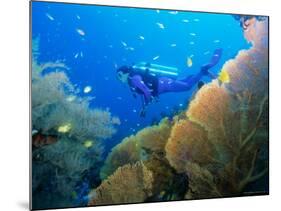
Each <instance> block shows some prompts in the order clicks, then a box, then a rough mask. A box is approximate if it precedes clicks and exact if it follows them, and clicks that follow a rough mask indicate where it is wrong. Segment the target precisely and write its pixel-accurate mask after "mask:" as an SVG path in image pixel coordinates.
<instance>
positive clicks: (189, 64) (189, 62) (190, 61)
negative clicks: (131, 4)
mask: <svg viewBox="0 0 281 211" xmlns="http://www.w3.org/2000/svg"><path fill="white" fill-rule="evenodd" d="M186 64H187V66H188V67H191V66H192V59H191V57H187V60H186Z"/></svg>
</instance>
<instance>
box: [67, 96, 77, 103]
mask: <svg viewBox="0 0 281 211" xmlns="http://www.w3.org/2000/svg"><path fill="white" fill-rule="evenodd" d="M75 99H76V96H75V95H70V96H68V97H67V98H66V101H68V102H72V101H74V100H75Z"/></svg>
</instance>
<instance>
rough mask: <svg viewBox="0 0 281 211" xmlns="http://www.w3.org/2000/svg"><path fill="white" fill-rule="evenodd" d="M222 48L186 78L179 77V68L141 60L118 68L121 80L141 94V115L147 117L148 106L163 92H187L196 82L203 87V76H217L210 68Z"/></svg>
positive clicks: (135, 93)
mask: <svg viewBox="0 0 281 211" xmlns="http://www.w3.org/2000/svg"><path fill="white" fill-rule="evenodd" d="M221 54H222V49H216V50H215V51H214V53H213V56H212V58H211V60H210V62H209V63H208V64H205V65H203V66H201V69H200V71H199V72H198V73H197V74H194V75H189V76H187V77H186V78H184V79H181V80H179V79H177V76H178V73H177V68H174V67H166V66H162V65H158V64H150V63H145V62H141V63H138V64H136V65H133V66H121V67H120V68H118V69H117V76H118V79H119V80H120V81H122V82H123V83H127V84H128V85H129V87H130V90H131V91H132V93H133V96H134V97H135V98H136V97H137V95H140V96H141V99H142V109H141V112H140V116H141V117H145V113H146V108H147V106H148V105H149V104H150V103H152V102H157V101H158V97H159V95H161V94H164V93H168V92H185V91H188V90H190V89H191V88H192V87H193V86H195V85H196V84H197V85H198V88H201V87H202V86H203V85H204V83H203V82H202V81H201V79H202V77H203V76H209V77H211V78H216V77H215V76H214V75H213V74H212V73H211V72H209V69H210V68H212V67H213V66H215V65H216V64H217V63H218V62H219V60H220V57H221Z"/></svg>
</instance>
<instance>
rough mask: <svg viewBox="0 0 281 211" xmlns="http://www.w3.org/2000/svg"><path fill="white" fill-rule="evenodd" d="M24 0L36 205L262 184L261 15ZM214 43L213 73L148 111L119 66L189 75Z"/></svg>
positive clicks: (191, 195) (233, 190)
mask: <svg viewBox="0 0 281 211" xmlns="http://www.w3.org/2000/svg"><path fill="white" fill-rule="evenodd" d="M31 7H32V8H31V9H32V205H33V209H45V208H57V207H77V206H87V205H101V204H119V203H137V202H151V201H167V200H182V199H197V198H212V197H227V196H240V195H252V194H266V193H268V50H267V49H268V34H267V33H268V31H267V24H268V20H267V18H266V17H255V16H239V15H236V16H233V15H230V14H213V13H198V12H181V11H169V10H157V9H141V8H121V7H110V6H95V5H78V4H64V3H48V2H32V5H31ZM251 27H252V28H251ZM218 48H221V49H223V54H222V57H221V59H220V61H219V63H218V64H217V65H216V66H214V67H213V68H211V69H210V72H212V73H213V74H214V75H216V76H217V77H218V79H215V80H212V79H211V78H209V77H207V76H206V77H204V78H203V79H202V81H203V82H204V84H205V85H204V86H203V87H202V88H201V89H200V90H199V89H198V87H197V86H194V87H193V88H192V89H191V90H189V91H187V92H180V93H166V94H164V95H161V96H160V98H159V102H156V103H153V104H151V105H149V106H148V109H147V114H146V116H145V117H141V116H140V110H141V99H140V98H134V97H133V95H132V93H131V91H130V89H129V87H128V85H126V84H124V83H121V82H120V81H119V80H118V78H117V74H116V70H117V68H119V67H120V66H122V65H133V64H135V63H138V62H148V63H155V64H160V65H165V66H170V67H175V68H177V69H178V74H179V78H185V77H186V76H188V75H192V74H196V73H198V72H199V71H200V68H201V66H202V65H204V64H206V63H208V62H209V60H210V58H211V56H212V54H213V51H214V50H215V49H218ZM256 49H258V50H256ZM241 50H243V51H241ZM252 51H253V52H252ZM239 56H240V57H242V58H240V57H239ZM239 59H240V60H241V61H242V62H241V61H239ZM237 61H238V62H237ZM243 62H246V64H244V63H243ZM237 63H238V64H237ZM237 69H238V70H237ZM246 71H249V72H250V73H251V74H248V72H247V73H246ZM216 109H219V110H218V111H217V110H216ZM218 125H219V126H218ZM237 140H238V143H239V144H237V142H236V141H237ZM122 178H123V179H122ZM124 178H127V180H128V181H127V183H126V184H123V183H124ZM122 180H123V182H122ZM198 184H199V185H198ZM124 191H126V192H128V193H127V195H126V194H125V193H123V192H124ZM128 194H129V195H128Z"/></svg>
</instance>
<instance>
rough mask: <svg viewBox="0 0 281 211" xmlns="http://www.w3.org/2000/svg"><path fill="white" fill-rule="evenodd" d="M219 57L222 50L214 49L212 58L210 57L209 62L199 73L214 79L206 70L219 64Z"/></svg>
mask: <svg viewBox="0 0 281 211" xmlns="http://www.w3.org/2000/svg"><path fill="white" fill-rule="evenodd" d="M221 55H222V49H221V48H219V49H216V50H215V51H214V53H213V56H212V58H211V60H210V62H209V63H208V64H205V65H203V66H202V67H201V72H202V73H203V74H204V75H209V76H210V77H211V78H214V76H213V75H212V74H211V73H210V72H209V71H208V70H209V69H210V68H212V67H213V66H215V65H216V64H217V63H218V62H219V60H220V58H221Z"/></svg>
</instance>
